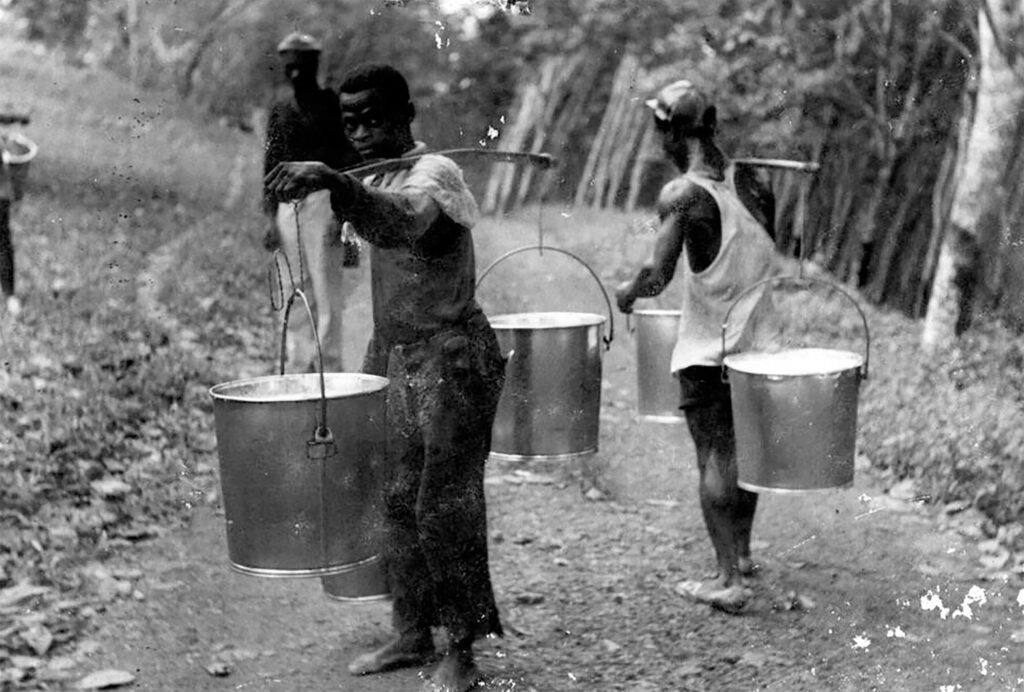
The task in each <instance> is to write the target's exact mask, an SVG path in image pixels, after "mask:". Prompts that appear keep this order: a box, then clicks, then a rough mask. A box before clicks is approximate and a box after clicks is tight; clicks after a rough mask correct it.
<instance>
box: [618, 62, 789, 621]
mask: <svg viewBox="0 0 1024 692" xmlns="http://www.w3.org/2000/svg"><path fill="white" fill-rule="evenodd" d="M646 103H647V106H648V107H650V108H651V109H652V110H653V111H654V122H655V127H656V128H657V131H658V133H659V134H660V135H661V141H662V147H663V149H664V151H665V154H666V155H667V156H668V158H670V159H671V160H672V161H673V162H674V163H675V164H676V165H677V166H678V167H679V169H680V170H681V171H682V172H683V173H682V175H680V176H679V177H677V178H675V179H673V180H672V181H671V182H669V183H668V184H666V185H665V187H664V188H662V190H661V194H660V197H659V199H658V217H659V219H660V230H659V235H658V238H657V241H656V243H655V247H654V252H653V257H652V259H651V260H650V261H649V262H648V263H647V264H646V265H645V266H644V267H643V268H642V269H641V270H640V271H639V272H638V273H637V275H636V277H635V278H634V279H633V280H632V281H629V282H626V283H624V284H622V286H620V287H619V289H618V291H617V292H616V299H617V302H618V305H619V309H620V310H621V311H622V312H624V313H629V312H632V310H633V303H634V302H635V301H636V300H637V298H650V297H653V296H656V295H658V294H660V293H661V292H662V291H664V290H665V288H666V287H667V286H668V284H669V282H670V281H671V280H672V277H673V276H674V275H675V272H676V265H677V263H679V264H680V265H681V267H682V279H681V280H682V282H683V287H682V288H683V290H682V295H683V299H682V310H681V314H680V320H679V335H678V338H677V340H676V344H675V347H674V349H673V352H672V361H671V372H672V373H673V375H674V376H675V377H677V378H678V379H679V384H680V390H681V400H680V408H681V409H682V410H683V411H684V413H685V415H686V421H687V425H688V427H689V429H690V434H691V436H692V437H693V441H694V444H695V446H696V451H697V465H698V470H699V473H700V503H701V510H702V512H703V515H704V523H705V525H706V527H707V531H708V534H709V536H710V538H711V543H712V545H713V546H714V549H715V554H716V556H717V562H718V575H717V577H716V578H715V579H713V580H709V581H703V582H701V581H685V582H682V583H680V584H679V585H677V587H676V591H677V592H678V593H680V594H681V595H683V596H684V597H686V598H689V599H691V600H694V601H697V602H699V603H706V604H708V605H710V606H712V607H715V608H718V609H720V610H724V611H726V612H730V613H735V612H738V611H739V610H741V609H742V608H743V606H744V605H746V602H747V600H748V599H749V598H750V590H749V589H748V588H747V587H746V586H745V584H744V578H745V577H747V576H750V575H752V573H753V571H754V565H753V562H752V561H751V558H750V532H751V528H752V526H753V522H754V511H755V509H756V506H757V495H756V494H755V493H751V492H748V491H746V490H743V489H741V488H740V487H738V486H737V483H736V481H737V473H736V451H735V438H734V429H733V419H732V408H731V403H730V398H729V385H728V383H725V382H723V381H722V370H721V367H722V357H723V353H722V340H721V329H722V323H723V322H724V320H725V316H726V312H727V311H728V310H729V307H730V305H731V303H732V301H733V300H734V299H735V298H736V296H738V295H739V294H740V293H741V292H742V291H743V290H745V289H747V288H749V287H750V286H752V285H753V284H755V283H756V282H758V281H760V280H762V279H765V278H767V277H769V276H771V275H773V274H774V273H775V247H774V243H773V240H772V234H773V231H774V225H773V216H774V199H773V197H772V195H771V192H770V190H769V189H768V187H767V185H766V184H764V183H763V182H762V181H759V180H758V179H757V178H756V177H755V176H754V175H753V173H752V172H751V170H750V169H746V168H737V167H736V166H735V165H734V164H732V163H731V162H730V161H729V159H728V158H727V157H726V156H725V154H724V153H723V152H722V151H721V149H719V148H718V146H717V145H716V144H715V141H714V135H715V129H716V126H717V116H716V111H715V107H714V105H712V103H711V102H710V101H709V100H708V99H707V98H706V97H705V96H704V95H703V94H702V93H701V92H700V91H699V90H698V89H697V88H695V87H694V85H693V84H691V83H690V82H688V81H677V82H674V83H672V84H670V85H668V86H666V87H665V88H664V89H662V90H661V91H660V92H659V93H658V95H657V97H656V98H654V99H651V100H649V101H647V102H646ZM684 250H685V251H684ZM683 256H685V257H684V259H683V260H682V262H680V257H683ZM755 293H756V292H755ZM760 298H761V296H758V295H755V296H753V298H752V299H751V300H750V301H744V304H743V305H741V306H737V309H734V310H733V313H732V316H731V317H730V324H729V327H730V333H729V334H727V339H726V351H727V352H733V351H738V350H742V349H743V348H745V347H746V346H747V345H749V339H750V333H751V331H752V326H753V318H754V316H755V313H756V308H757V306H758V305H759V304H760V303H761V300H760Z"/></svg>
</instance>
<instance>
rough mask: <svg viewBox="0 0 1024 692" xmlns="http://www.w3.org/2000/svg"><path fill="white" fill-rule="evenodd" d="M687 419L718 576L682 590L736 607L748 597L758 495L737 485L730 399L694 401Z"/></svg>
mask: <svg viewBox="0 0 1024 692" xmlns="http://www.w3.org/2000/svg"><path fill="white" fill-rule="evenodd" d="M686 420H687V424H688V426H689V429H690V434H691V436H692V437H693V441H694V446H695V447H696V451H697V465H698V470H699V474H700V504H701V511H702V513H703V515H704V523H705V526H706V527H707V530H708V536H709V537H710V539H711V544H712V546H713V547H714V550H715V556H716V560H717V563H718V575H717V577H716V578H715V579H714V580H713V581H711V582H705V583H700V582H685V583H684V584H683V585H680V587H679V590H680V592H681V593H683V594H684V595H686V596H689V597H691V598H693V599H695V600H698V601H701V602H705V603H708V604H709V605H712V606H716V607H719V608H721V609H723V610H727V611H736V610H739V609H740V608H742V607H743V605H744V604H745V603H746V601H747V599H748V597H749V593H748V592H747V590H746V589H745V588H744V581H743V575H744V572H748V571H749V570H750V534H751V529H752V527H753V522H754V513H755V511H756V509H757V495H756V494H755V493H751V492H748V491H746V490H743V489H742V488H740V487H739V486H738V485H737V484H736V481H737V470H736V444H735V439H734V431H733V422H732V409H731V405H730V403H729V401H728V399H723V398H718V399H715V400H712V401H708V402H704V403H702V404H700V405H696V406H691V407H689V408H687V410H686Z"/></svg>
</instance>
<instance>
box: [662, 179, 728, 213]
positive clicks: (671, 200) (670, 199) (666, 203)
mask: <svg viewBox="0 0 1024 692" xmlns="http://www.w3.org/2000/svg"><path fill="white" fill-rule="evenodd" d="M708 201H710V202H712V203H713V202H714V199H713V198H712V197H711V195H710V194H708V192H707V191H706V190H705V189H704V188H703V187H701V186H700V185H698V184H697V183H696V182H694V181H693V180H691V179H690V178H688V177H686V176H685V175H680V176H677V177H675V178H673V179H672V180H670V181H668V182H667V183H665V185H664V186H663V187H662V188H661V192H660V193H659V194H658V209H659V211H661V212H662V213H668V212H673V211H674V212H677V213H679V212H685V211H687V210H688V209H690V208H692V207H693V206H694V205H695V204H698V203H701V202H705V203H706V202H708Z"/></svg>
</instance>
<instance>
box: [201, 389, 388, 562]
mask: <svg viewBox="0 0 1024 692" xmlns="http://www.w3.org/2000/svg"><path fill="white" fill-rule="evenodd" d="M324 381H325V385H326V404H327V406H326V409H327V413H326V417H325V419H324V422H325V424H326V426H327V428H328V429H329V430H330V431H332V435H333V438H334V439H333V442H328V441H326V440H317V439H316V437H317V436H316V431H317V429H318V426H319V421H318V420H317V419H318V415H317V409H318V403H319V402H320V377H319V375H316V374H305V375H280V376H278V375H272V376H268V377H257V378H253V379H248V380H238V381H235V382H227V383H224V384H218V385H216V386H215V387H213V388H212V389H211V390H210V394H211V395H212V396H213V401H214V404H213V414H214V419H215V425H216V432H217V454H218V457H219V459H220V481H221V489H222V492H223V495H224V515H225V520H226V522H227V539H228V555H229V557H230V560H231V565H232V567H233V568H234V569H236V570H237V571H239V572H244V573H246V574H254V575H257V576H263V577H309V576H319V575H324V574H333V573H336V572H344V571H347V570H350V569H352V567H353V566H354V565H356V564H357V563H359V562H360V561H363V560H366V559H369V558H372V557H373V556H374V555H375V554H376V552H377V545H376V541H375V540H374V536H375V532H376V530H377V528H378V526H379V521H378V519H377V516H378V515H377V511H376V506H375V505H376V502H375V499H376V498H378V497H379V496H380V483H381V480H382V479H381V475H382V472H383V469H384V452H385V437H384V423H385V412H386V407H385V396H386V388H387V380H386V379H385V378H383V377H375V376H373V375H361V374H357V373H326V374H325V375H324Z"/></svg>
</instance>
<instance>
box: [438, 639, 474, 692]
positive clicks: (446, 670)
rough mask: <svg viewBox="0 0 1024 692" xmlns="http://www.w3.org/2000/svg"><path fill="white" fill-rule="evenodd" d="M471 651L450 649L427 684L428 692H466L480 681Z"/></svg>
mask: <svg viewBox="0 0 1024 692" xmlns="http://www.w3.org/2000/svg"><path fill="white" fill-rule="evenodd" d="M481 677H482V676H481V673H480V669H479V668H477V667H476V662H475V661H474V660H473V651H472V650H471V649H450V650H449V651H448V653H446V654H445V655H444V658H442V659H441V662H440V663H438V664H437V669H436V670H435V671H434V673H433V675H431V676H430V680H429V681H428V682H427V690H429V691H430V692H468V691H469V690H471V689H473V688H474V687H476V685H477V683H478V682H480V679H481Z"/></svg>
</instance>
